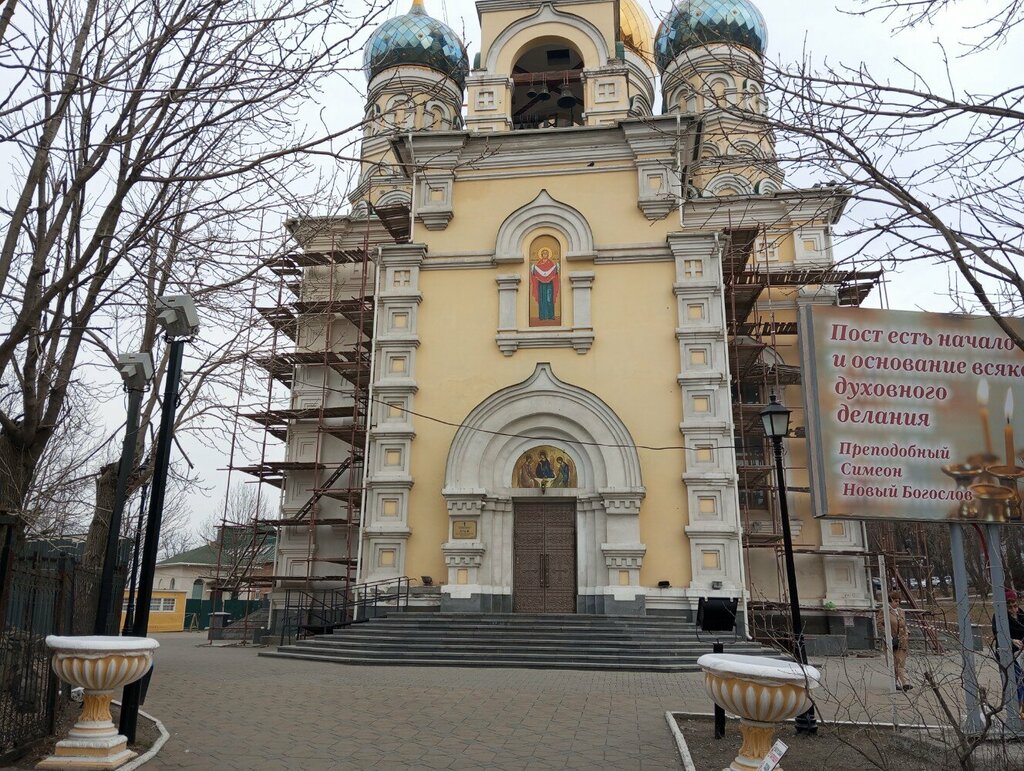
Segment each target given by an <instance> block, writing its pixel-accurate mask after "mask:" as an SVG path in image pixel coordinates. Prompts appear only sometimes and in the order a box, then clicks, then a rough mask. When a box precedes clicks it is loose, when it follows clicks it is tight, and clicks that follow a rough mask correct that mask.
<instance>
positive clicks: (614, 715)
mask: <svg viewBox="0 0 1024 771" xmlns="http://www.w3.org/2000/svg"><path fill="white" fill-rule="evenodd" d="M157 638H158V639H159V641H160V644H161V648H160V650H159V651H158V653H157V668H156V670H155V673H154V677H153V682H152V685H151V687H150V690H149V695H148V698H147V701H146V704H145V707H144V709H145V710H146V711H147V712H149V713H151V714H153V715H156V716H157V717H158V718H160V719H161V720H162V721H163V722H164V724H165V725H166V727H167V729H168V731H170V733H171V738H170V740H169V741H168V742H167V744H166V745H165V746H164V748H163V749H162V750H161V752H160V754H159V755H158V756H157V757H156V758H154V759H153V760H152V761H150V763H149V764H147V766H146V768H147V771H148V769H150V768H152V769H179V768H180V769H206V770H208V769H218V771H220V769H236V768H237V769H245V770H246V771H247V770H248V769H273V768H286V769H302V771H319V769H366V768H384V769H389V771H390V770H391V769H396V770H397V769H402V768H417V769H423V768H447V767H452V768H460V769H468V768H481V769H495V770H497V771H505V769H508V771H520V769H530V771H533V770H534V769H539V768H593V769H604V768H608V769H623V771H632V770H633V769H640V768H643V769H674V768H679V767H680V765H679V760H678V756H677V753H676V748H675V742H674V741H673V739H672V736H671V734H670V732H669V730H668V727H667V725H666V723H665V711H666V710H677V711H688V712H702V713H707V712H709V711H710V709H711V702H710V700H709V699H708V697H707V695H706V694H705V692H704V687H703V676H702V675H701V674H700V673H664V674H663V673H648V672H573V671H563V670H516V669H457V668H447V667H423V668H414V667H363V666H351V667H350V666H343V665H338V664H330V663H317V662H309V661H289V660H285V659H269V658H258V657H257V655H256V652H257V650H258V649H254V648H252V647H245V648H243V647H218V648H211V647H209V646H202V647H197V646H196V643H197V642H201V641H202V638H200V637H198V636H197V635H192V634H188V633H179V634H164V635H157ZM979 658H980V659H981V660H982V661H984V657H979ZM925 666H928V667H929V668H931V669H932V670H933V671H936V672H937V674H938V675H939V676H940V677H950V678H954V682H955V678H956V677H957V673H958V666H959V656H957V655H952V656H946V657H936V656H932V657H927V658H925V657H922V656H912V657H911V660H910V666H909V669H910V673H911V677H913V678H915V681H916V682H921V679H922V674H921V673H922V671H923V668H924V667H925ZM991 669H993V670H994V667H991ZM825 677H826V685H827V687H826V688H823V689H821V690H822V691H823V692H824V693H823V694H822V696H821V698H820V702H821V704H820V711H821V712H822V714H823V715H825V716H826V717H833V718H834V717H837V716H838V717H841V718H854V719H863V718H864V717H867V716H868V715H870V714H873V713H880V712H879V711H880V710H881V709H882V708H884V709H885V711H886V712H888V714H891V711H890V710H891V706H890V705H891V704H893V703H895V704H896V705H897V708H898V709H899V710H900V711H901V712H905V713H906V714H907V716H908V718H909V717H913V718H914V722H918V721H919V720H920V719H921V718H922V717H924V718H929V717H930V716H932V714H933V712H932V710H933V707H930V706H929V705H928V704H927V702H926V699H925V697H923V696H922V697H919V696H918V694H923V693H924V692H925V691H926V689H924V688H919V689H915V690H914V691H912V692H911V693H910V697H909V699H908V698H907V697H906V695H902V694H901V695H900V699H899V700H897V701H895V702H893V701H891V697H890V695H889V694H888V693H887V692H886V690H885V689H886V675H885V668H884V663H883V662H882V660H881V659H880V658H874V659H836V660H832V659H830V660H828V662H827V666H826V668H825ZM985 678H987V680H988V681H992V680H993V679H994V678H995V679H996V682H998V680H997V678H998V675H997V674H995V673H994V672H989V673H987V674H986V675H985V677H984V678H983V682H985ZM910 699H920V700H919V701H914V702H912V701H910Z"/></svg>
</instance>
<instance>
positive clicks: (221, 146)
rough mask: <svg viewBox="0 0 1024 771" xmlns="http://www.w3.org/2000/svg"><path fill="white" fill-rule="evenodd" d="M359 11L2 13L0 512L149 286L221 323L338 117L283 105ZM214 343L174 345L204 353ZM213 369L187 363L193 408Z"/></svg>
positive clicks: (28, 8)
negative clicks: (327, 119)
mask: <svg viewBox="0 0 1024 771" xmlns="http://www.w3.org/2000/svg"><path fill="white" fill-rule="evenodd" d="M379 12H380V7H379V6H377V5H375V4H374V3H372V2H371V3H368V4H365V5H363V6H361V7H357V8H355V9H353V8H352V7H350V6H349V4H345V7H344V8H342V4H326V5H325V4H323V3H319V2H313V1H312V0H274V1H273V2H271V3H270V4H269V5H263V6H252V5H251V4H247V3H243V2H240V1H238V0H228V2H222V1H221V0H169V1H168V2H163V0H158V2H155V3H149V4H144V5H134V4H130V3H121V2H114V3H111V4H100V3H96V2H95V0H59V1H58V2H56V3H47V4H31V3H30V4H22V5H20V6H17V7H15V6H14V4H13V3H8V4H7V5H6V6H5V14H6V15H5V16H4V18H7V17H9V18H10V21H9V25H8V26H5V27H3V28H2V30H3V33H4V36H5V43H6V44H7V46H8V53H9V57H10V59H11V61H9V62H7V64H8V68H9V71H13V72H14V73H16V75H15V79H14V81H13V86H12V88H11V90H10V91H9V92H8V93H7V94H6V95H5V96H4V98H3V99H2V100H0V142H2V143H3V147H4V150H5V154H6V155H8V156H9V157H10V159H11V160H10V167H11V168H10V173H9V174H8V175H7V179H8V183H7V191H6V192H7V199H8V200H9V201H10V202H11V203H10V206H9V208H5V209H4V210H3V212H2V214H3V217H4V220H5V225H6V227H5V229H4V231H5V232H4V235H3V239H2V243H0V320H2V324H3V326H4V327H5V328H7V329H8V330H9V333H8V334H7V335H6V336H5V337H4V338H3V339H0V378H2V379H3V382H5V383H8V384H13V385H14V386H15V387H16V388H17V391H18V397H19V398H17V399H15V400H8V401H5V402H4V404H3V406H2V409H0V508H3V509H8V510H20V509H22V508H23V506H24V503H25V501H26V499H27V496H28V495H29V491H30V487H31V481H32V479H33V476H34V471H35V468H36V466H37V464H38V462H39V459H40V458H41V457H42V455H43V453H44V451H45V449H46V446H47V444H48V442H49V441H50V440H51V438H52V437H53V435H54V431H55V430H56V428H57V426H58V425H59V424H60V419H61V415H62V412H63V411H64V409H65V405H66V402H67V398H68V392H69V389H70V388H71V386H72V384H73V383H75V382H80V381H81V380H82V379H83V378H82V367H83V366H88V364H89V363H93V364H95V363H97V362H99V361H102V357H103V354H107V355H112V354H113V352H114V348H115V347H131V348H142V349H151V348H153V347H154V344H155V341H156V336H157V331H156V326H155V324H154V319H153V313H152V305H153V301H154V298H155V297H156V296H159V295H161V294H165V293H174V292H181V291H188V292H191V293H193V294H194V295H196V299H197V301H198V302H199V304H200V306H201V307H202V308H203V310H204V312H205V313H206V314H207V317H208V319H209V320H213V321H214V322H215V323H214V324H212V325H211V326H217V325H228V324H230V327H226V328H230V329H238V328H239V324H238V323H237V321H238V318H239V317H241V315H242V314H243V308H244V305H245V303H239V302H238V296H239V293H240V292H241V293H242V295H243V296H244V294H245V291H246V289H247V286H246V282H248V281H250V280H251V279H252V277H253V276H254V273H255V270H256V268H257V266H258V257H259V250H260V249H261V248H263V247H264V246H265V244H264V243H263V242H262V237H263V234H262V232H261V231H260V227H261V224H262V220H263V218H265V216H266V215H267V214H268V213H273V212H274V211H275V207H277V210H278V211H280V210H281V209H282V207H283V204H284V203H285V202H286V201H288V200H289V199H288V197H287V195H286V192H285V191H286V190H287V189H288V183H289V182H290V181H292V180H294V179H296V178H297V177H300V176H301V175H302V173H303V172H304V171H307V169H305V168H304V167H303V164H302V162H301V161H302V158H303V157H304V156H305V155H307V154H308V153H311V152H316V151H324V152H333V151H334V150H336V147H335V146H336V145H337V144H338V141H339V140H341V139H343V138H344V137H345V136H346V135H347V132H349V130H350V129H351V128H352V127H351V126H341V127H336V128H337V130H336V131H330V132H327V133H325V134H322V135H313V134H311V132H309V131H307V130H304V129H302V128H300V126H301V122H300V121H298V111H299V110H300V108H301V106H302V105H303V102H304V100H309V99H310V98H311V96H312V95H313V94H315V93H316V92H317V91H318V89H319V88H321V86H322V84H323V83H324V82H325V79H326V78H328V76H330V75H332V74H333V73H334V70H335V69H336V68H340V67H341V62H343V61H344V60H345V57H346V56H348V55H349V54H350V53H351V49H352V47H353V40H354V38H355V36H357V35H358V33H359V32H360V30H361V29H362V28H363V26H364V25H365V23H366V22H367V21H368V20H370V19H372V18H373V17H374V16H375V15H376V14H378V13H379ZM332 142H334V145H332ZM332 148H333V149H332ZM314 192H315V191H314ZM275 224H276V223H275ZM232 315H234V318H232ZM231 342H232V341H231V340H214V341H210V342H205V343H200V344H197V347H196V349H195V350H194V356H195V358H196V359H199V360H200V361H204V362H205V361H209V360H211V359H213V358H215V357H217V356H220V357H223V356H224V354H225V353H226V352H228V351H230V350H231ZM227 358H228V360H229V361H230V359H231V357H230V355H229V356H227ZM215 376H216V373H215V372H210V371H202V370H201V368H200V369H198V370H197V371H196V373H195V374H194V375H193V377H192V381H193V382H192V389H191V393H190V395H189V396H186V401H187V402H188V406H190V407H193V408H195V409H200V410H201V409H203V405H201V404H200V401H201V399H202V396H201V393H202V390H203V389H202V386H204V385H205V384H207V383H208V381H209V380H210V379H211V378H213V377H215ZM154 406H155V400H151V402H150V404H149V405H148V406H147V412H146V415H145V417H146V418H147V419H148V418H150V417H151V416H152V412H153V407H154Z"/></svg>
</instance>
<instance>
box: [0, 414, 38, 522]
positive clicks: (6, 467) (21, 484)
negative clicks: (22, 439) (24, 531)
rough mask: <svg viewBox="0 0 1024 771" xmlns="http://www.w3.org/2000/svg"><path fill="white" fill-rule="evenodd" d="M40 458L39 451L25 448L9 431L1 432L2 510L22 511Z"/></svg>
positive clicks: (0, 502) (0, 477)
mask: <svg viewBox="0 0 1024 771" xmlns="http://www.w3.org/2000/svg"><path fill="white" fill-rule="evenodd" d="M38 460H39V456H38V453H33V452H32V451H30V450H25V449H24V448H23V447H21V445H20V444H18V443H16V442H14V441H13V440H12V437H11V436H10V435H9V434H7V432H0V511H10V512H13V513H19V514H20V513H22V509H23V507H24V506H25V499H26V498H27V497H28V490H29V486H30V485H31V483H32V472H33V470H34V469H35V467H36V462H37V461H38ZM28 524H29V527H31V526H32V523H31V522H29V523H28Z"/></svg>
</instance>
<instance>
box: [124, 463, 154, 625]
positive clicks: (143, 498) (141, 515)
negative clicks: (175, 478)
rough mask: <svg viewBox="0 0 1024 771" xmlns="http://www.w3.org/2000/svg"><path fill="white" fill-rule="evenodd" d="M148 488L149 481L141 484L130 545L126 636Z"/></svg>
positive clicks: (131, 619) (132, 619)
mask: <svg viewBox="0 0 1024 771" xmlns="http://www.w3.org/2000/svg"><path fill="white" fill-rule="evenodd" d="M148 490H149V482H144V483H143V485H142V494H141V495H140V496H139V521H138V522H137V523H136V525H135V543H134V545H133V546H132V570H131V573H129V574H128V610H127V611H125V614H124V626H123V627H122V628H121V634H122V636H124V637H127V636H128V635H130V634H131V633H132V627H134V626H135V583H136V581H138V575H139V541H140V540H141V539H142V522H143V519H144V518H145V516H146V492H147V491H148Z"/></svg>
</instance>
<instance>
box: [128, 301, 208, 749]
mask: <svg viewBox="0 0 1024 771" xmlns="http://www.w3.org/2000/svg"><path fill="white" fill-rule="evenodd" d="M156 308H157V315H156V322H157V324H159V325H160V326H161V328H162V329H163V331H164V334H165V335H166V337H167V342H168V343H169V346H168V355H167V377H166V378H165V379H164V399H163V406H162V410H161V413H160V433H159V434H158V435H157V440H156V455H155V457H154V459H153V482H152V489H151V492H150V497H149V516H148V517H147V519H146V543H145V546H144V547H143V550H142V566H141V568H140V570H139V592H138V600H137V601H136V605H135V623H134V624H133V625H132V632H131V633H132V635H133V636H134V637H145V636H146V633H147V632H148V631H149V609H150V604H151V603H152V600H153V573H154V571H155V570H156V554H157V549H158V547H159V545H160V544H159V542H160V524H161V521H162V519H163V512H164V494H165V493H166V491H167V469H168V467H169V466H170V461H171V443H172V441H173V440H174V413H175V411H176V409H177V406H178V384H179V382H180V381H181V360H182V358H184V355H185V343H187V342H188V341H189V340H191V339H192V338H193V337H195V336H196V335H197V334H198V333H199V314H198V313H196V306H195V303H194V302H193V301H192V298H191V297H189V296H188V295H169V296H167V297H158V298H157V300H156ZM152 672H153V670H152V669H150V670H149V672H148V673H147V674H146V677H145V678H143V680H136V681H135V682H134V683H132V684H131V685H127V686H125V689H124V698H123V699H122V701H121V724H120V731H121V733H122V734H124V735H125V736H126V737H127V738H128V742H129V744H131V743H132V742H134V741H135V729H136V725H137V723H138V718H139V705H140V704H141V697H142V690H143V682H145V683H147V684H148V682H149V678H150V676H151V675H152Z"/></svg>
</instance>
